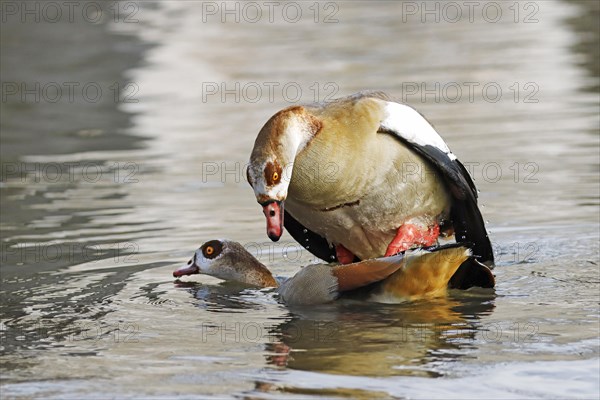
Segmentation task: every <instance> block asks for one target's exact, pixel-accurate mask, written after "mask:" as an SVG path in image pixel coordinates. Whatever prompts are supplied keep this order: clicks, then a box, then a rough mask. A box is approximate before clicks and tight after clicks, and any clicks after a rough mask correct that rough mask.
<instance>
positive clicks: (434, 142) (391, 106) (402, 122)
mask: <svg viewBox="0 0 600 400" xmlns="http://www.w3.org/2000/svg"><path fill="white" fill-rule="evenodd" d="M385 103H386V105H385V113H386V116H385V119H384V120H383V121H381V126H382V127H383V128H385V129H388V130H390V131H393V132H395V133H397V134H398V135H399V136H402V137H403V138H404V139H405V140H407V141H409V142H411V143H414V144H418V145H420V146H427V145H429V146H434V147H437V148H438V149H440V150H442V151H443V152H444V153H446V154H448V157H450V159H451V160H456V156H455V155H454V154H452V152H451V151H450V149H449V148H448V145H447V144H446V142H444V139H442V137H441V136H440V135H439V134H438V133H437V132H436V131H435V129H433V126H431V124H430V123H429V122H427V120H426V119H425V118H423V116H422V115H421V114H419V113H418V112H417V111H416V110H415V109H413V108H411V107H409V106H406V105H404V104H400V103H394V102H389V101H386V102H385Z"/></svg>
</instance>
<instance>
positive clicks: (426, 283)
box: [378, 246, 471, 300]
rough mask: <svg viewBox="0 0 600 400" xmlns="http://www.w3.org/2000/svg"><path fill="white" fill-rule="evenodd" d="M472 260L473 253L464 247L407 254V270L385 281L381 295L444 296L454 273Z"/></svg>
mask: <svg viewBox="0 0 600 400" xmlns="http://www.w3.org/2000/svg"><path fill="white" fill-rule="evenodd" d="M470 257H471V250H470V249H468V248H466V247H464V246H449V247H445V248H441V249H439V250H437V251H433V252H429V251H425V250H417V251H413V252H410V254H408V253H407V255H406V261H405V266H404V268H402V269H399V270H398V271H396V272H394V274H392V275H391V276H390V277H389V278H387V279H386V280H385V281H383V282H382V284H381V287H380V290H379V293H378V294H379V295H380V296H381V295H382V296H384V297H392V298H399V299H409V300H414V299H418V298H425V297H436V296H440V295H443V294H444V293H446V290H447V287H448V282H449V281H450V279H451V278H452V276H453V275H454V273H455V272H456V271H457V270H458V268H459V267H460V266H461V264H462V263H463V262H465V261H466V260H467V259H469V258H470Z"/></svg>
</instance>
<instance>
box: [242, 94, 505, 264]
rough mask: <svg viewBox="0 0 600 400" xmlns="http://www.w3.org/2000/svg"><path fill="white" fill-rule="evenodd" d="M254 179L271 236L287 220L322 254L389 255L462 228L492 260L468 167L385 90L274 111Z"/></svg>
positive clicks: (257, 149)
mask: <svg viewBox="0 0 600 400" xmlns="http://www.w3.org/2000/svg"><path fill="white" fill-rule="evenodd" d="M248 181H249V183H250V184H251V185H252V187H253V189H254V192H255V195H256V199H257V201H258V202H259V203H260V204H261V205H262V206H263V211H264V213H265V216H266V218H267V234H268V236H269V237H270V238H271V239H272V240H278V239H279V237H280V236H281V234H282V233H283V226H285V228H286V229H287V230H288V231H289V233H290V234H291V235H292V236H293V237H294V238H295V239H296V240H298V241H299V242H300V243H302V244H305V245H307V246H308V247H307V249H308V250H309V251H311V252H312V253H313V254H315V255H316V256H318V257H320V258H321V259H323V260H326V261H331V260H338V261H340V262H342V263H347V262H352V261H355V260H356V259H361V260H365V259H370V258H376V257H382V256H389V255H392V254H396V253H398V252H401V251H404V250H407V249H409V248H411V247H419V246H431V245H433V244H434V243H435V242H436V241H437V239H438V236H439V235H440V234H445V235H451V234H453V233H454V232H456V240H457V242H465V243H466V242H468V243H471V244H472V249H473V252H474V254H475V256H476V257H478V259H479V260H480V261H482V262H484V263H486V264H487V265H492V264H493V259H494V258H493V252H492V248H491V244H490V241H489V239H488V236H487V232H486V230H485V226H484V222H483V218H482V217H481V214H480V212H479V209H478V207H477V191H476V189H475V186H474V184H473V182H472V180H471V178H470V177H469V175H468V173H467V171H466V170H465V168H464V167H463V165H462V164H461V163H460V162H459V161H458V160H457V159H456V157H455V156H454V154H453V153H452V152H451V151H450V149H449V148H448V146H447V145H446V144H445V142H444V141H443V139H442V138H441V137H440V136H439V135H438V134H437V132H436V131H435V130H434V128H433V127H432V126H431V125H430V124H429V122H427V120H426V119H425V118H423V117H422V116H421V115H420V114H419V113H418V112H417V111H415V110H414V109H412V108H410V107H408V106H406V105H403V104H400V103H397V102H395V101H393V100H392V99H391V98H389V97H388V96H387V95H385V94H383V93H359V94H357V95H354V96H350V97H347V98H343V99H339V100H336V101H333V102H330V103H324V104H316V105H308V106H294V107H290V108H287V109H284V110H282V111H280V112H278V113H277V114H275V115H274V116H273V117H272V118H271V119H270V120H269V121H268V122H267V123H266V124H265V126H264V127H263V128H262V129H261V131H260V133H259V135H258V137H257V139H256V142H255V144H254V149H253V151H252V154H251V157H250V166H249V168H248ZM284 204H285V209H284Z"/></svg>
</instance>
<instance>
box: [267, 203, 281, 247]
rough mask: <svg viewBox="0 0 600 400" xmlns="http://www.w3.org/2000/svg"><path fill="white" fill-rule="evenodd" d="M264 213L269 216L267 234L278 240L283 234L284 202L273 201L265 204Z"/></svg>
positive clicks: (273, 239)
mask: <svg viewBox="0 0 600 400" xmlns="http://www.w3.org/2000/svg"><path fill="white" fill-rule="evenodd" d="M263 213H264V214H265V217H266V218H267V236H269V239H271V240H272V241H274V242H276V241H278V240H279V238H280V237H281V235H282V234H283V202H281V201H271V202H269V203H267V204H265V205H263Z"/></svg>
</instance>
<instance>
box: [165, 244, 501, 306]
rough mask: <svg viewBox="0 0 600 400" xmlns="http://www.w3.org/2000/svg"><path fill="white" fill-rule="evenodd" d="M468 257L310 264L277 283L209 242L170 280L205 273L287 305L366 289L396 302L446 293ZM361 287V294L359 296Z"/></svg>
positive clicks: (436, 252) (450, 252)
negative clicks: (266, 292) (269, 291)
mask: <svg viewBox="0 0 600 400" xmlns="http://www.w3.org/2000/svg"><path fill="white" fill-rule="evenodd" d="M470 254H471V250H470V249H468V248H467V247H465V246H462V245H457V244H451V245H447V246H442V247H438V248H436V249H433V250H424V249H418V250H414V251H410V250H409V251H407V252H406V253H400V254H397V255H394V256H391V257H385V258H379V259H372V260H367V261H361V262H358V263H353V264H346V265H336V266H333V267H332V266H331V265H329V264H313V265H309V266H307V267H304V268H302V269H301V270H300V271H299V272H298V273H297V274H296V275H294V276H293V277H291V278H289V279H287V280H285V281H284V282H283V283H281V284H280V283H279V282H278V281H277V280H276V279H275V278H274V277H273V275H272V274H271V272H270V271H269V269H268V268H267V267H266V266H264V265H263V264H261V263H260V262H259V261H258V260H257V259H256V258H254V256H252V254H250V253H249V252H248V251H247V250H246V249H244V247H243V246H242V245H241V244H239V243H237V242H234V241H229V240H211V241H208V242H206V243H204V244H203V245H202V246H201V247H200V248H199V249H198V250H196V252H195V253H194V256H193V257H192V259H191V260H190V261H188V263H187V265H185V266H183V267H181V268H179V269H177V270H175V271H174V272H173V276H174V277H175V278H180V277H182V276H184V275H192V274H206V275H211V276H214V277H216V278H219V279H223V280H226V281H237V282H241V283H244V284H247V285H251V286H256V287H276V288H277V292H278V294H279V296H280V297H281V299H282V300H283V301H284V302H285V303H286V304H289V305H311V304H322V303H328V302H331V301H333V300H335V299H337V298H338V297H339V296H340V295H342V294H345V295H348V296H351V295H352V294H356V295H358V294H360V297H365V293H364V291H365V290H366V291H367V293H366V295H367V299H368V300H371V301H378V302H399V301H404V300H415V299H419V298H425V297H435V296H440V295H443V294H445V293H446V289H447V287H448V285H449V282H450V280H451V278H452V276H453V275H454V274H455V272H456V271H457V269H458V268H459V266H460V265H461V264H462V263H463V262H464V261H465V260H467V259H469V258H471V257H470ZM478 265H479V266H480V269H481V270H480V272H481V273H482V274H489V279H491V280H492V281H493V279H494V278H493V275H492V274H491V271H490V270H489V269H488V268H487V267H486V266H484V265H483V264H478ZM373 284H375V285H373ZM492 286H493V285H492ZM359 289H363V291H362V292H360V293H359V292H358V290H359Z"/></svg>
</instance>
